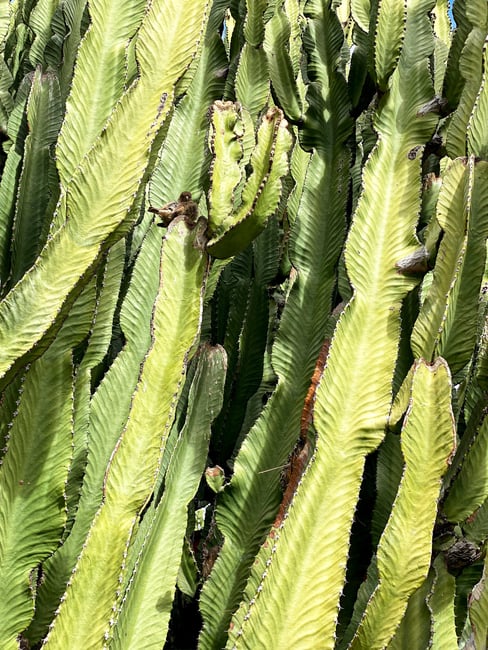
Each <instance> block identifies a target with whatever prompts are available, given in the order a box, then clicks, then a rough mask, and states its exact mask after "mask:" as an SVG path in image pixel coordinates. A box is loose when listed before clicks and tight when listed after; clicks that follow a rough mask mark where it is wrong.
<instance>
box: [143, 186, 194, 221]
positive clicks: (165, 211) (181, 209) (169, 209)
mask: <svg viewBox="0 0 488 650" xmlns="http://www.w3.org/2000/svg"><path fill="white" fill-rule="evenodd" d="M148 210H149V212H152V213H153V214H157V215H158V217H159V218H160V219H161V222H160V223H158V224H157V225H158V226H160V227H161V228H166V227H167V226H169V224H170V223H171V222H172V221H173V219H175V218H176V217H179V216H181V215H184V216H185V217H186V218H187V219H188V221H191V222H192V223H195V221H196V220H197V216H198V206H197V204H196V203H195V201H193V200H192V198H191V194H190V192H182V193H181V194H180V198H179V199H178V200H177V201H170V202H169V203H166V204H165V205H163V207H162V208H153V207H152V206H150V207H149V208H148Z"/></svg>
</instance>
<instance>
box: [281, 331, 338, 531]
mask: <svg viewBox="0 0 488 650" xmlns="http://www.w3.org/2000/svg"><path fill="white" fill-rule="evenodd" d="M329 346H330V339H325V341H324V343H323V345H322V348H321V350H320V353H319V356H318V359H317V363H316V364H315V370H314V372H313V375H312V381H311V383H310V387H309V389H308V391H307V396H306V397H305V402H304V405H303V411H302V416H301V419H300V438H299V440H298V443H297V445H296V447H295V449H294V450H293V452H292V454H291V456H290V461H289V463H288V466H287V471H286V473H285V483H286V487H285V490H284V492H283V497H282V499H281V503H280V507H279V510H278V514H277V515H276V519H275V521H274V523H273V527H274V528H278V527H279V526H280V525H281V523H282V521H283V519H284V517H285V514H286V512H287V510H288V507H289V505H290V503H291V500H292V499H293V495H294V494H295V492H296V489H297V487H298V484H299V482H300V479H301V477H302V474H303V472H304V471H305V468H306V466H307V464H308V461H309V460H310V456H311V452H312V445H311V443H310V440H309V438H308V430H309V429H310V426H311V424H312V420H313V405H314V402H315V392H316V390H317V386H318V385H319V382H320V379H321V378H322V375H323V372H324V368H325V364H326V362H327V355H328V354H329Z"/></svg>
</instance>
